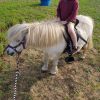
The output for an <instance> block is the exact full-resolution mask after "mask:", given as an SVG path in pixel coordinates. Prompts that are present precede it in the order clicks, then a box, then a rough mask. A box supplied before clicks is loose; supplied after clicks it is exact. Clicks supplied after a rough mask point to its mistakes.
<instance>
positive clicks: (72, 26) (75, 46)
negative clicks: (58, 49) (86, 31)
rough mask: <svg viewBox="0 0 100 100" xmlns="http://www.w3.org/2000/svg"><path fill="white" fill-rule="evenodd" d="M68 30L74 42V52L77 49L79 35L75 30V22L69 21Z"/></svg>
mask: <svg viewBox="0 0 100 100" xmlns="http://www.w3.org/2000/svg"><path fill="white" fill-rule="evenodd" d="M68 32H69V35H70V37H71V39H72V42H73V47H74V52H76V51H77V36H76V33H75V30H74V23H72V22H69V23H68ZM74 52H73V53H74Z"/></svg>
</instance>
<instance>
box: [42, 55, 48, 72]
mask: <svg viewBox="0 0 100 100" xmlns="http://www.w3.org/2000/svg"><path fill="white" fill-rule="evenodd" d="M46 71H48V54H47V53H44V65H43V66H42V72H46Z"/></svg>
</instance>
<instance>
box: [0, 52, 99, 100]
mask: <svg viewBox="0 0 100 100" xmlns="http://www.w3.org/2000/svg"><path fill="white" fill-rule="evenodd" d="M42 56H43V54H42V53H41V52H38V51H36V50H35V51H29V50H28V52H26V51H25V52H24V53H23V55H22V56H21V58H20V61H21V62H20V73H21V74H20V79H19V81H18V96H17V97H18V98H17V99H18V100H99V99H100V55H99V53H98V52H97V51H95V52H94V51H90V52H89V53H87V58H86V59H84V60H83V61H76V62H74V63H72V64H67V63H66V62H65V61H64V56H65V55H64V56H61V58H60V60H59V64H58V67H59V73H58V74H57V75H56V76H52V75H50V74H49V73H41V67H42V65H43V61H42ZM12 60H13V58H11V61H12ZM11 64H12V63H11ZM12 65H13V66H14V65H15V63H13V64H12ZM50 65H51V64H50ZM50 65H49V66H50ZM14 69H15V67H13V68H10V70H9V71H3V72H2V73H1V75H0V76H1V77H2V78H6V79H4V80H5V81H4V83H3V84H1V87H0V88H1V90H2V91H3V92H5V94H4V96H2V99H1V100H11V99H12V94H13V83H14V82H13V78H14V72H15V70H14Z"/></svg>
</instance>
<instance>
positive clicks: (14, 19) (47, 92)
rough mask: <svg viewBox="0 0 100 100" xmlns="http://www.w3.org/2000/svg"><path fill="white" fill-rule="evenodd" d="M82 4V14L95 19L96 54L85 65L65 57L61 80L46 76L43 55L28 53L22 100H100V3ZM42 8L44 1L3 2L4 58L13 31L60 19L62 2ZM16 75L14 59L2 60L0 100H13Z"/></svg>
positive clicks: (0, 38)
mask: <svg viewBox="0 0 100 100" xmlns="http://www.w3.org/2000/svg"><path fill="white" fill-rule="evenodd" d="M79 3H80V10H79V14H83V15H87V16H91V17H92V18H93V19H94V24H95V27H94V32H93V34H94V35H93V42H94V50H93V51H89V52H87V58H86V59H85V60H84V61H77V62H74V63H73V64H71V65H70V64H66V63H65V62H64V58H63V57H62V56H61V58H60V61H59V65H58V67H59V74H58V75H57V76H50V75H48V74H47V73H46V74H42V73H41V72H40V68H41V66H42V64H43V62H42V60H41V59H42V53H40V52H38V51H36V50H34V51H31V52H29V53H28V52H27V50H26V52H24V53H23V55H22V56H21V64H20V65H21V68H20V70H21V76H20V79H19V81H18V82H19V85H18V91H19V92H18V100H32V98H33V100H100V33H99V32H100V11H99V10H100V0H80V2H79ZM39 4H40V0H15V1H14V0H0V54H1V53H2V52H3V49H4V46H5V45H6V44H7V40H6V32H7V30H8V28H9V27H11V26H13V25H14V24H16V23H22V22H23V21H26V22H32V21H34V20H38V21H39V20H47V19H52V18H53V17H55V16H56V7H57V4H58V0H52V4H51V6H49V7H41V6H40V5H39ZM14 72H15V60H14V58H13V57H8V56H4V57H0V100H12V94H13V83H14V82H13V79H14ZM30 90H31V92H30Z"/></svg>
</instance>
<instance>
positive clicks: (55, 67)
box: [50, 57, 58, 75]
mask: <svg viewBox="0 0 100 100" xmlns="http://www.w3.org/2000/svg"><path fill="white" fill-rule="evenodd" d="M52 64H53V66H52V67H51V69H50V73H51V74H53V75H55V74H57V73H58V67H57V65H58V57H57V58H55V59H53V61H52Z"/></svg>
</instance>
